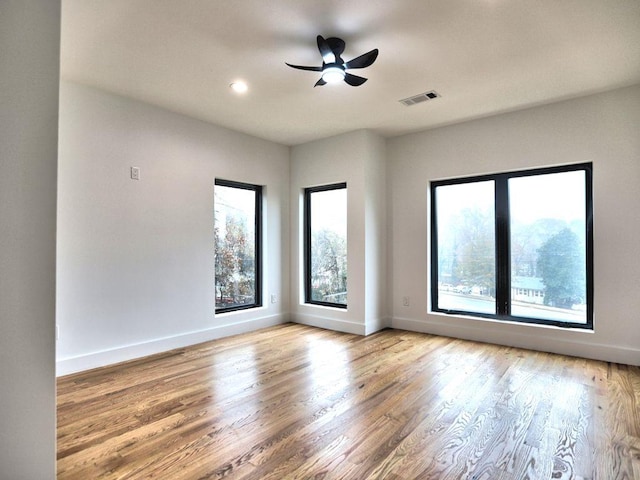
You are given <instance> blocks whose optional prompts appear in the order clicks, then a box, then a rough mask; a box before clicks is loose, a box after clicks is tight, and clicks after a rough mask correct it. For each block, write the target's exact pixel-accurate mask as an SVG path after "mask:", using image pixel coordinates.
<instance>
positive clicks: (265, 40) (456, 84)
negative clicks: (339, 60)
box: [61, 0, 640, 145]
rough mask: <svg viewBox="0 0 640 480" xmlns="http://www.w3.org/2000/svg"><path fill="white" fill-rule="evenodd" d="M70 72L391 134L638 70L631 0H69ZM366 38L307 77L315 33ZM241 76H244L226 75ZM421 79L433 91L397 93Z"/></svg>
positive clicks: (247, 118)
mask: <svg viewBox="0 0 640 480" xmlns="http://www.w3.org/2000/svg"><path fill="white" fill-rule="evenodd" d="M62 7H63V10H62V15H63V16H62V54H61V56H62V60H61V72H62V73H61V75H62V78H63V79H67V80H72V81H76V82H79V83H83V84H87V85H91V86H95V87H98V88H101V89H105V90H108V91H111V92H114V93H118V94H121V95H124V96H128V97H132V98H135V99H139V100H142V101H144V102H148V103H151V104H154V105H158V106H160V107H163V108H166V109H169V110H172V111H175V112H179V113H182V114H185V115H189V116H191V117H195V118H198V119H201V120H205V121H208V122H211V123H214V124H217V125H220V126H224V127H228V128H231V129H234V130H237V131H241V132H245V133H248V134H251V135H255V136H257V137H261V138H265V139H269V140H272V141H275V142H278V143H282V144H286V145H296V144H299V143H303V142H307V141H310V140H314V139H318V138H323V137H328V136H331V135H336V134H339V133H343V132H348V131H352V130H357V129H371V130H373V131H376V132H378V133H380V134H381V135H383V136H394V135H400V134H404V133H409V132H413V131H418V130H424V129H427V128H433V127H437V126H442V125H447V124H451V123H456V122H461V121H464V120H468V119H472V118H479V117H483V116H487V115H492V114H495V113H499V112H506V111H512V110H517V109H521V108H526V107H529V106H533V105H540V104H544V103H549V102H554V101H558V100H561V99H566V98H571V97H576V96H580V95H585V94H589V93H595V92H599V91H604V90H608V89H612V88H616V87H622V86H627V85H632V84H636V83H640V1H638V0H606V1H605V0H342V1H339V0H62ZM318 34H320V35H323V36H324V37H330V36H338V37H341V38H343V39H344V40H345V42H346V50H345V52H344V54H343V58H344V59H345V60H350V59H352V58H354V57H356V56H358V55H360V54H362V53H364V52H367V51H369V50H371V49H373V48H378V49H379V50H380V55H379V57H378V60H377V61H376V63H375V64H374V65H372V66H371V67H369V68H367V69H364V70H359V71H354V73H356V74H358V75H362V76H365V77H368V78H369V81H368V82H367V83H365V84H364V85H362V86H361V87H350V86H349V85H347V84H344V83H341V84H338V85H327V86H324V87H316V88H313V85H314V83H315V82H316V80H317V79H318V78H319V74H318V73H315V72H307V71H301V70H293V69H291V68H289V67H287V66H286V65H285V62H289V63H294V64H298V65H320V64H321V57H320V54H319V52H318V50H317V46H316V36H317V35H318ZM237 79H243V80H245V81H246V82H247V83H248V84H249V92H248V93H246V94H244V95H241V96H240V95H237V94H234V93H233V92H232V91H231V90H230V89H229V84H230V83H231V82H233V81H234V80H237ZM428 90H436V91H437V92H438V93H439V94H440V95H441V96H442V97H441V98H439V99H436V100H432V101H429V102H425V103H421V104H418V105H415V106H412V107H406V106H404V105H402V104H401V103H399V102H398V100H401V99H403V98H406V97H409V96H412V95H415V94H419V93H422V92H425V91H428Z"/></svg>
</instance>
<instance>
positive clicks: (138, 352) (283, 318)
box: [56, 314, 289, 377]
mask: <svg viewBox="0 0 640 480" xmlns="http://www.w3.org/2000/svg"><path fill="white" fill-rule="evenodd" d="M288 321H289V318H288V314H286V315H285V314H278V315H270V316H266V317H260V318H256V319H250V320H244V321H239V322H235V323H228V324H224V325H216V326H215V327H212V328H209V329H206V330H199V331H197V332H189V333H184V334H181V335H175V336H172V337H166V338H158V339H154V340H150V341H148V342H142V343H137V344H132V345H125V346H122V347H117V348H112V349H109V350H102V351H99V352H92V353H87V354H85V355H79V356H76V357H69V358H63V359H60V360H58V361H57V362H56V376H58V377H60V376H63V375H69V374H72V373H78V372H83V371H85V370H90V369H92V368H98V367H104V366H107V365H112V364H114V363H120V362H125V361H128V360H134V359H136V358H141V357H146V356H148V355H153V354H156V353H161V352H166V351H168V350H173V349H174V348H182V347H187V346H189V345H196V344H198V343H203V342H208V341H211V340H215V339H217V338H223V337H229V336H231V335H238V334H240V333H247V332H252V331H254V330H258V329H260V328H266V327H272V326H274V325H280V324H282V323H286V322H288Z"/></svg>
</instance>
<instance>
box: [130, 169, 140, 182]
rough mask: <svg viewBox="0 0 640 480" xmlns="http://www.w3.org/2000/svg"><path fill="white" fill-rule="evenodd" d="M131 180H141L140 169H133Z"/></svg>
mask: <svg viewBox="0 0 640 480" xmlns="http://www.w3.org/2000/svg"><path fill="white" fill-rule="evenodd" d="M131 180H140V167H131Z"/></svg>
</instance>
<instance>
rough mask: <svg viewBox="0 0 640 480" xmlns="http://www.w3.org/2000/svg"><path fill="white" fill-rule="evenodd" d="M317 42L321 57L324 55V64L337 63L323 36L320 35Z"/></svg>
mask: <svg viewBox="0 0 640 480" xmlns="http://www.w3.org/2000/svg"><path fill="white" fill-rule="evenodd" d="M316 40H317V42H318V50H320V55H322V60H323V61H324V63H335V61H336V56H335V54H334V53H333V50H331V47H330V46H329V44H328V43H327V41H326V40H325V39H324V38H323V37H322V35H318V37H317V38H316Z"/></svg>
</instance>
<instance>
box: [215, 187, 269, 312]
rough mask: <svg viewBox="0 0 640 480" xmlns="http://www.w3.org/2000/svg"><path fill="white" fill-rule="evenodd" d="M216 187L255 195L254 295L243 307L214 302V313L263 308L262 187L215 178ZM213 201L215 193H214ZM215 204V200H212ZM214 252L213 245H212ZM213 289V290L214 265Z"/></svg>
mask: <svg viewBox="0 0 640 480" xmlns="http://www.w3.org/2000/svg"><path fill="white" fill-rule="evenodd" d="M216 186H221V187H230V188H238V189H242V190H249V191H253V192H254V193H255V204H254V209H255V215H254V218H255V223H254V239H253V240H254V262H255V264H254V276H255V278H254V285H255V295H254V302H253V303H250V304H245V305H234V306H230V307H218V306H217V305H216V302H215V301H214V307H215V313H216V314H219V313H228V312H235V311H238V310H248V309H251V308H259V307H262V306H263V298H262V194H263V193H262V192H263V188H262V185H254V184H251V183H244V182H237V181H234V180H225V179H222V178H216V179H215V181H214V189H215V187H216ZM214 199H215V193H214ZM214 203H215V200H214ZM213 216H214V219H213V221H214V225H215V206H214V212H213ZM214 252H215V245H214ZM214 289H215V264H214Z"/></svg>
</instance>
